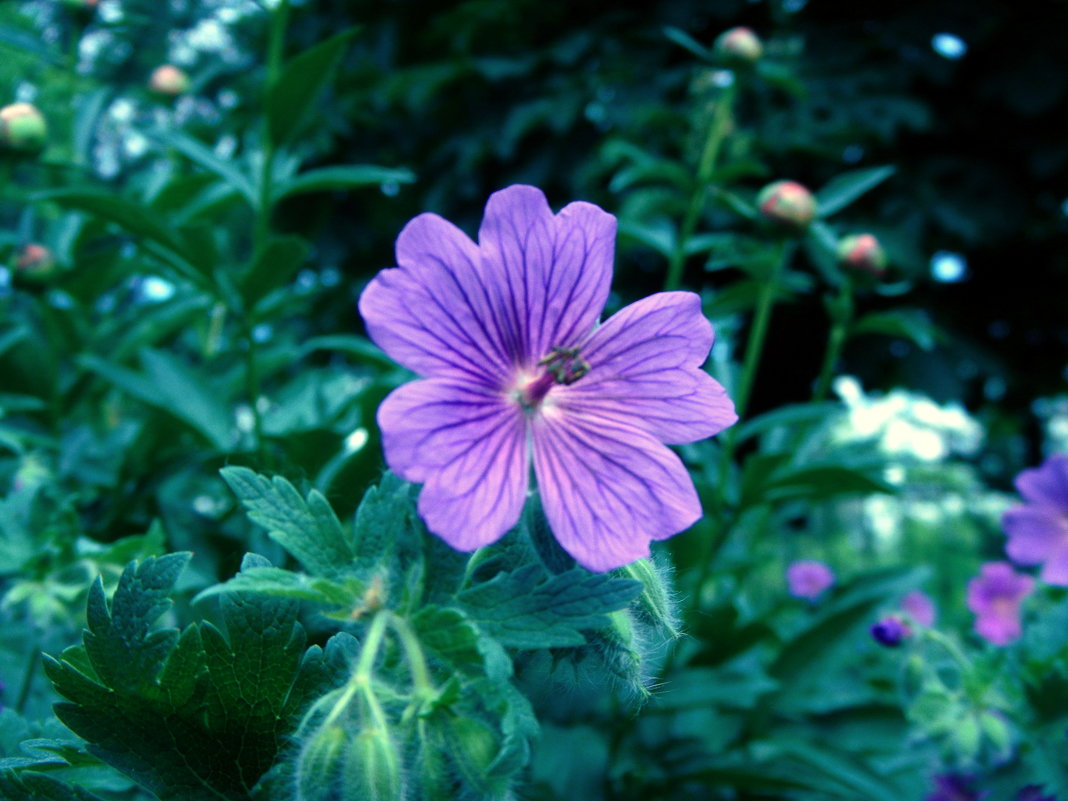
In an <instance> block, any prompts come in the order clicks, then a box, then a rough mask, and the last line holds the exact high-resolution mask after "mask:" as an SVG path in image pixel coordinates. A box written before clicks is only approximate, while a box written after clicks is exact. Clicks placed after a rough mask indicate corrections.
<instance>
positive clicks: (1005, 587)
mask: <svg viewBox="0 0 1068 801" xmlns="http://www.w3.org/2000/svg"><path fill="white" fill-rule="evenodd" d="M1034 586H1035V580H1034V579H1033V578H1031V577H1030V576H1026V575H1024V574H1022V573H1017V572H1016V571H1015V570H1013V569H1012V565H1010V564H1009V563H1008V562H987V563H986V564H984V565H983V566H982V567H981V568H980V572H979V575H978V576H976V577H975V578H973V579H972V580H971V581H969V582H968V608H969V609H970V610H971V611H972V612H974V613H975V616H976V617H975V631H976V633H977V634H978V635H979V636H980V637H982V638H983V639H985V640H987V641H988V642H991V643H993V644H994V645H1008V644H1009V643H1010V642H1013V641H1014V640H1018V639H1019V638H1020V602H1021V601H1022V600H1023V599H1024V598H1026V597H1027V596H1028V595H1030V594H1031V591H1032V590H1033V589H1034Z"/></svg>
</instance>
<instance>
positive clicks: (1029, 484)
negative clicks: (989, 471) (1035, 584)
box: [1001, 453, 1068, 587]
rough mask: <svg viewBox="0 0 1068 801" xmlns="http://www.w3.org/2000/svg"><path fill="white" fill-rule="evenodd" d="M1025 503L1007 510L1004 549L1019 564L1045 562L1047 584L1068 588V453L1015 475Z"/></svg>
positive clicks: (1040, 574) (1051, 457) (1043, 571)
mask: <svg viewBox="0 0 1068 801" xmlns="http://www.w3.org/2000/svg"><path fill="white" fill-rule="evenodd" d="M1016 489H1018V490H1019V491H1020V494H1021V495H1022V496H1023V497H1024V500H1025V501H1026V503H1024V504H1021V505H1019V506H1014V507H1012V508H1011V509H1009V510H1007V511H1006V512H1005V514H1004V515H1003V516H1002V518H1001V527H1002V528H1003V529H1005V533H1006V534H1008V537H1009V539H1008V542H1007V543H1006V544H1005V551H1006V552H1007V553H1008V555H1009V558H1010V559H1012V561H1014V562H1016V563H1017V564H1020V565H1042V571H1041V572H1040V573H1039V577H1040V578H1041V579H1042V580H1043V581H1044V582H1046V583H1047V584H1053V585H1056V586H1058V587H1068V455H1066V454H1063V453H1056V454H1054V455H1053V456H1050V457H1049V458H1048V459H1046V461H1045V462H1043V463H1042V466H1041V467H1037V468H1034V469H1031V470H1024V471H1023V472H1022V473H1020V475H1018V476H1017V477H1016Z"/></svg>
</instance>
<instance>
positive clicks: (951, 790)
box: [924, 773, 988, 801]
mask: <svg viewBox="0 0 1068 801" xmlns="http://www.w3.org/2000/svg"><path fill="white" fill-rule="evenodd" d="M972 781H973V780H972V778H971V777H969V776H961V775H959V774H956V773H945V774H942V775H941V776H935V777H934V791H933V792H930V793H928V794H927V795H926V796H924V801H979V800H980V799H982V798H985V797H986V796H987V795H988V793H985V792H981V791H979V790H975V789H973V788H972Z"/></svg>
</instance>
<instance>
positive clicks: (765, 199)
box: [757, 181, 816, 230]
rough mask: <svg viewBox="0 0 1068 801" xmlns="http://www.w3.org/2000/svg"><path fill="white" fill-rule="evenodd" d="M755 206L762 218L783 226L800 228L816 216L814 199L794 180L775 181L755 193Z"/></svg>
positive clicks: (805, 226) (804, 226)
mask: <svg viewBox="0 0 1068 801" xmlns="http://www.w3.org/2000/svg"><path fill="white" fill-rule="evenodd" d="M757 206H758V207H759V208H760V213H761V214H763V215H764V219H766V220H770V221H771V222H773V223H775V224H776V225H780V226H783V227H785V228H793V229H795V230H802V229H804V228H807V227H808V224H809V223H810V222H812V220H813V219H814V218H815V216H816V199H815V198H814V197H812V193H811V192H809V191H808V190H807V189H805V187H803V186H801V184H799V183H797V182H796V181H776V182H775V183H771V184H768V185H767V186H765V187H764V188H763V189H761V190H760V194H759V195H757Z"/></svg>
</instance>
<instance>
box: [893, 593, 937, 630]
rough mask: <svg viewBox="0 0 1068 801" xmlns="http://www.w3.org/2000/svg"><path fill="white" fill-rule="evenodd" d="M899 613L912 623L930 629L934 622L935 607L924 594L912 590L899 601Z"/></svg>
mask: <svg viewBox="0 0 1068 801" xmlns="http://www.w3.org/2000/svg"><path fill="white" fill-rule="evenodd" d="M901 611H902V612H904V613H905V614H906V615H908V616H909V617H910V618H911V619H912V621H913V622H914V623H918V624H919V625H921V626H925V627H927V628H930V627H931V626H933V625H934V622H935V614H936V613H935V605H934V601H932V600H931V599H930V598H929V597H928V596H927V594H926V593H923V592H920V591H919V590H913V591H912V592H910V593H908V594H907V595H906V596H905V597H904V598H902V599H901Z"/></svg>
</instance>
